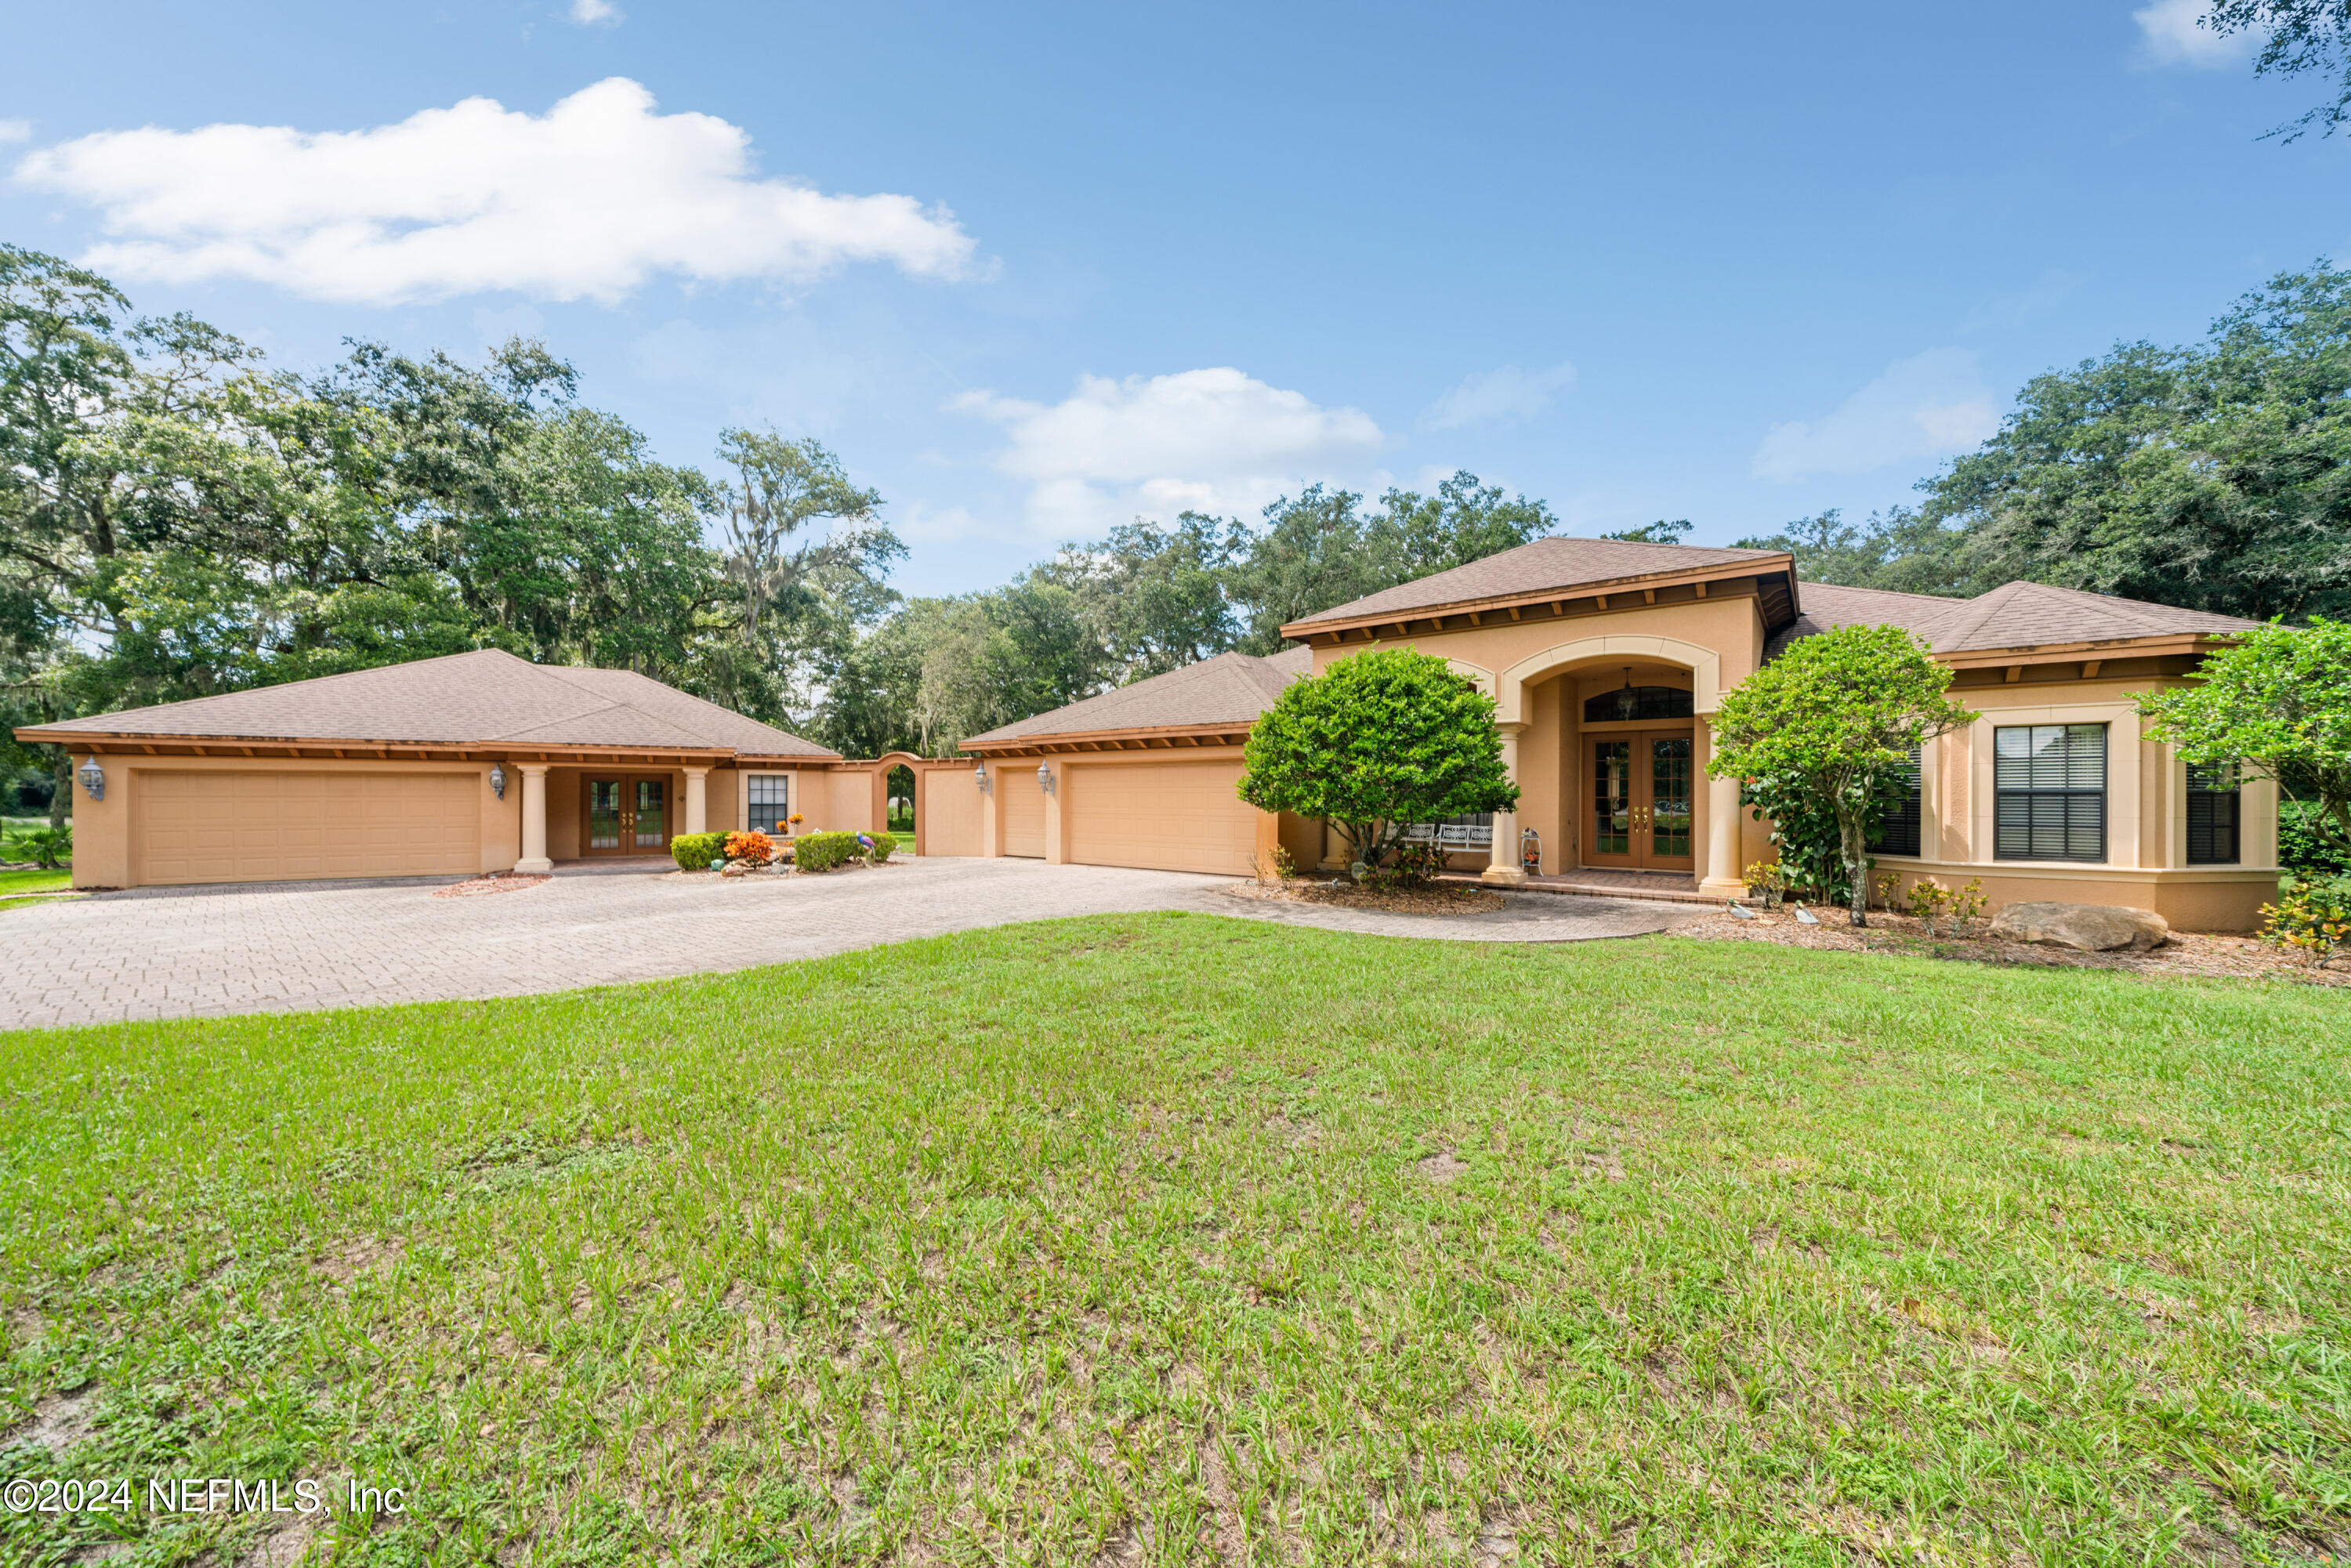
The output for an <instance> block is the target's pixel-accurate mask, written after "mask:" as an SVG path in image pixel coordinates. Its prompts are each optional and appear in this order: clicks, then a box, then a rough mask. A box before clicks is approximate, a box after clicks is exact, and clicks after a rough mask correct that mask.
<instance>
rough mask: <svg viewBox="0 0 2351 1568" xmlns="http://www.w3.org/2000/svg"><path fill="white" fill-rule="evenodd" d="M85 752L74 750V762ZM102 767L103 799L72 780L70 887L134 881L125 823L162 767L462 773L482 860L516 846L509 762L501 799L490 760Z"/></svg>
mask: <svg viewBox="0 0 2351 1568" xmlns="http://www.w3.org/2000/svg"><path fill="white" fill-rule="evenodd" d="M89 755H90V754H89V753H88V752H76V753H75V764H74V765H75V767H76V768H79V767H80V766H81V764H82V763H83V762H84V761H87V760H88V758H89ZM98 758H99V766H100V767H101V768H104V769H105V772H106V799H104V800H91V799H89V795H88V794H87V793H85V792H84V790H83V789H82V787H81V784H80V782H79V781H78V780H77V781H76V782H75V784H74V786H73V791H74V802H73V822H74V864H73V876H74V885H75V886H76V887H134V886H137V885H138V883H137V882H136V881H135V880H134V877H135V872H134V866H133V853H134V852H133V846H132V844H131V823H132V821H133V820H134V817H135V812H136V802H137V800H138V798H139V788H140V779H141V775H142V774H152V773H155V772H161V771H166V770H169V771H175V772H206V773H316V772H337V771H340V772H347V773H350V772H357V773H390V774H402V773H415V774H423V773H438V774H448V773H463V774H468V775H471V776H473V777H475V778H476V779H479V780H480V790H481V802H482V826H481V866H480V868H479V869H481V870H482V871H485V872H488V871H502V870H504V869H506V868H507V867H508V866H511V865H513V864H514V862H515V861H516V860H517V857H519V856H520V854H521V853H522V788H521V785H522V778H521V775H520V774H519V773H518V772H517V770H516V769H515V768H512V767H511V766H509V767H508V768H507V798H506V799H505V800H503V801H501V800H498V799H497V798H496V797H495V796H494V795H492V794H491V793H490V785H489V774H490V765H489V764H488V763H486V762H485V763H479V764H475V763H453V762H408V761H374V760H368V761H360V760H358V759H352V760H346V761H338V760H335V759H333V758H317V759H312V758H249V757H234V758H232V757H136V756H123V755H112V756H110V755H108V754H106V753H104V752H100V753H99V754H98Z"/></svg>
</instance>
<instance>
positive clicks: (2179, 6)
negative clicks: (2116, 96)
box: [2131, 0, 2253, 70]
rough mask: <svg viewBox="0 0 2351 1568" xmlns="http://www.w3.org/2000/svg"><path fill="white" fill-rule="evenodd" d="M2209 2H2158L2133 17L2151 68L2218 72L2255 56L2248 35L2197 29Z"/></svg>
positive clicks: (2132, 15)
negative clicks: (2162, 67)
mask: <svg viewBox="0 0 2351 1568" xmlns="http://www.w3.org/2000/svg"><path fill="white" fill-rule="evenodd" d="M2208 9H2210V0H2155V3H2154V4H2153V5H2147V6H2143V7H2141V8H2140V9H2138V10H2137V11H2134V12H2132V13H2131V20H2132V21H2134V22H2137V24H2138V31H2139V53H2140V56H2141V58H2142V61H2143V63H2145V64H2147V65H2152V66H2195V67H2198V68H2201V69H2204V70H2218V69H2221V68H2225V67H2228V66H2233V65H2235V64H2236V63H2237V62H2238V61H2240V60H2241V59H2243V58H2245V57H2247V56H2248V55H2250V54H2252V48H2253V40H2252V35H2251V34H2249V33H2233V34H2226V35H2223V34H2220V33H2216V32H2214V31H2213V30H2212V29H2211V28H2210V27H2202V26H2197V22H2198V19H2199V18H2200V17H2201V16H2203V15H2204V13H2205V12H2206V11H2207V10H2208Z"/></svg>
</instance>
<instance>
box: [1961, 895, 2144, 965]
mask: <svg viewBox="0 0 2351 1568" xmlns="http://www.w3.org/2000/svg"><path fill="white" fill-rule="evenodd" d="M1991 934H1992V936H1996V937H1999V938H2001V939H2002V940H2004V941H2009V942H2045V943H2047V944H2048V945H2049V946H2053V947H2073V948H2077V949H2079V950H2080V951H2082V952H2085V953H2111V952H2113V951H2115V950H2116V949H2117V948H2122V947H2127V948H2129V949H2130V950H2131V951H2132V952H2134V953H2144V952H2146V951H2147V949H2148V948H2150V947H2160V946H2163V944H2164V942H2165V941H2166V940H2167V939H2168V937H2169V936H2170V935H2171V925H2170V923H2169V922H2168V921H2166V920H2165V919H2164V918H2163V916H2162V915H2158V914H2156V913H2155V911H2153V910H2151V909H2126V908H2124V907H2122V906H2121V905H2119V904H2009V905H2008V906H2007V907H2005V908H2004V909H2002V910H2001V912H2000V913H1999V914H1998V915H1993V916H1992V921H1991Z"/></svg>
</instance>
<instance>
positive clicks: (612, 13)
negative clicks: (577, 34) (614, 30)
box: [571, 0, 624, 27]
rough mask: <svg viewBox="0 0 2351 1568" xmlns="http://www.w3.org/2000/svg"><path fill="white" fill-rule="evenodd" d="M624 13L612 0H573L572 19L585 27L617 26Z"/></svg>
mask: <svg viewBox="0 0 2351 1568" xmlns="http://www.w3.org/2000/svg"><path fill="white" fill-rule="evenodd" d="M623 15H624V13H623V12H622V9H621V8H620V7H619V6H618V5H613V4H612V0H571V19H572V20H573V21H575V22H577V23H579V24H580V26H583V27H617V26H620V25H621V20H622V16H623Z"/></svg>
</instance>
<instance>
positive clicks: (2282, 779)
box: [2137, 617, 2351, 864]
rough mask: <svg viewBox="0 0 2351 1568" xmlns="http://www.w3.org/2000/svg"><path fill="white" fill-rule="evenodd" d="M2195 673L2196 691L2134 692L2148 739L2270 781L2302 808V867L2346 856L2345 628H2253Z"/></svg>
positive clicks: (2350, 642) (2350, 730)
mask: <svg viewBox="0 0 2351 1568" xmlns="http://www.w3.org/2000/svg"><path fill="white" fill-rule="evenodd" d="M2197 674H2199V675H2200V676H2201V677H2202V678H2201V679H2200V680H2199V681H2198V682H2197V683H2196V684H2195V685H2191V686H2180V687H2176V688H2173V689H2171V690H2168V691H2159V692H2141V693H2139V694H2137V695H2138V711H2139V712H2140V713H2142V714H2145V715H2147V716H2148V717H2150V718H2152V719H2154V720H2155V723H2154V724H2153V725H2152V726H2150V727H2148V730H2147V738H2148V739H2150V740H2163V741H2168V742H2170V743H2171V744H2172V745H2173V746H2174V747H2178V748H2179V755H2180V757H2181V758H2184V759H2185V760H2187V761H2189V762H2199V763H2218V762H2235V763H2241V765H2242V766H2243V768H2244V769H2245V772H2246V774H2247V776H2248V777H2250V778H2254V779H2276V780H2277V781H2278V785H2279V788H2280V789H2283V791H2284V792H2285V794H2286V795H2287V796H2289V797H2291V798H2292V799H2294V800H2297V801H2300V802H2302V803H2304V806H2305V807H2306V808H2307V809H2306V810H2303V811H2300V812H2297V813H2296V814H2295V822H2294V826H2295V828H2296V829H2298V830H2301V831H2303V832H2304V834H2305V835H2306V837H2307V839H2308V841H2309V844H2308V848H2307V849H2305V850H2303V851H2301V852H2300V858H2301V859H2302V860H2303V862H2304V863H2305V864H2306V863H2307V862H2309V861H2310V860H2312V859H2314V858H2316V856H2315V853H2314V852H2329V853H2331V854H2334V855H2343V854H2346V853H2351V622H2345V621H2328V620H2325V619H2324V618H2323V617H2314V618H2313V619H2312V621H2311V623H2310V624H2309V625H2307V626H2284V625H2270V626H2255V627H2252V628H2251V629H2250V630H2247V631H2244V632H2238V633H2237V634H2236V640H2235V641H2234V642H2233V643H2231V645H2230V646H2228V647H2226V648H2223V649H2221V650H2220V652H2219V653H2213V654H2211V655H2210V657H2208V658H2207V659H2206V660H2205V661H2204V664H2203V667H2202V668H2201V669H2199V671H2198V672H2197ZM2280 837H2281V838H2282V839H2283V838H2285V837H2286V835H2285V834H2283V832H2282V833H2281V835H2280ZM2289 848H2290V845H2289V844H2286V843H2281V845H2280V850H2281V852H2282V853H2283V852H2286V851H2287V850H2288V849H2289ZM2289 863H2291V862H2289Z"/></svg>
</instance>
